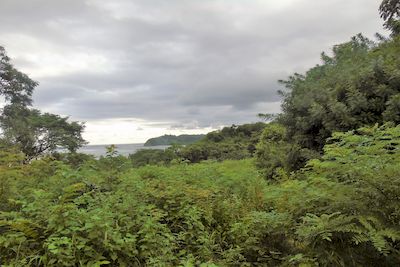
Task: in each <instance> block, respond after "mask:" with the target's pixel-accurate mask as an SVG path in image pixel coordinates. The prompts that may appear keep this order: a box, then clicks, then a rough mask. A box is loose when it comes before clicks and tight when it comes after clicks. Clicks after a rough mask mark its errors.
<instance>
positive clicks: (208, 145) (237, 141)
mask: <svg viewBox="0 0 400 267" xmlns="http://www.w3.org/2000/svg"><path fill="white" fill-rule="evenodd" d="M265 126H266V124H265V123H262V122H258V123H249V124H243V125H239V126H237V125H232V126H231V127H224V128H223V129H221V130H219V131H214V132H210V133H208V134H207V135H206V137H205V138H204V139H202V140H201V141H199V142H197V143H194V144H192V145H189V146H186V147H184V148H182V149H181V150H180V151H179V153H178V155H179V156H180V157H181V158H182V159H183V160H188V161H189V162H192V163H196V162H200V161H202V160H208V159H211V160H225V159H245V158H249V157H252V156H253V155H254V152H255V150H256V145H257V143H258V141H259V139H260V136H261V133H262V131H263V129H264V128H265Z"/></svg>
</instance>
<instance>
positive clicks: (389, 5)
mask: <svg viewBox="0 0 400 267" xmlns="http://www.w3.org/2000/svg"><path fill="white" fill-rule="evenodd" d="M379 13H380V14H381V18H383V19H384V20H385V24H384V26H385V28H387V29H389V30H391V31H392V33H393V35H396V34H399V33H400V0H383V1H382V3H381V5H380V7H379Z"/></svg>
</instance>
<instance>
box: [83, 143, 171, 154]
mask: <svg viewBox="0 0 400 267" xmlns="http://www.w3.org/2000/svg"><path fill="white" fill-rule="evenodd" d="M106 146H107V145H89V146H83V147H82V148H81V149H79V150H78V152H80V153H85V154H91V155H94V156H96V157H100V156H104V155H105V154H106ZM116 146H117V151H118V152H119V154H121V155H124V156H128V155H129V154H133V153H135V152H136V151H138V150H139V149H166V148H167V147H168V146H146V147H145V146H143V144H122V145H116Z"/></svg>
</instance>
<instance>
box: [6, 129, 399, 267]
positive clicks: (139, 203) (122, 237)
mask: <svg viewBox="0 0 400 267" xmlns="http://www.w3.org/2000/svg"><path fill="white" fill-rule="evenodd" d="M328 143H329V144H328V145H326V146H325V149H324V151H325V152H324V155H323V157H322V158H321V159H320V160H312V161H310V162H309V164H308V165H307V167H306V168H304V169H301V170H299V171H297V172H294V173H292V174H291V175H290V176H286V175H282V176H281V177H280V180H277V181H274V182H272V183H271V182H267V181H266V180H265V179H264V178H263V177H262V176H260V175H258V171H257V170H256V169H255V168H254V167H253V166H254V165H253V162H252V161H251V160H241V161H224V162H222V163H215V162H214V163H213V162H203V163H201V164H193V165H192V164H185V163H180V164H174V165H173V166H171V167H157V166H147V167H142V168H139V169H135V168H131V167H130V166H129V164H128V163H129V161H128V160H127V159H126V158H125V161H124V157H120V156H117V155H115V154H114V153H113V152H112V151H111V152H110V153H109V154H108V156H107V157H104V158H102V159H101V160H97V161H96V160H88V161H86V162H84V163H83V164H80V166H79V168H72V167H71V166H69V165H67V164H65V163H63V162H61V161H55V160H54V159H51V158H43V159H41V160H37V161H34V162H32V164H29V165H27V164H23V163H22V159H23V155H22V154H19V153H17V152H16V151H13V150H11V149H8V150H2V151H3V152H2V155H1V158H0V161H1V169H2V171H1V178H2V179H1V180H0V181H1V183H0V190H1V195H0V196H1V198H2V199H1V207H0V208H1V213H0V233H1V236H0V255H1V258H2V261H3V262H5V263H8V264H11V265H12V266H26V265H32V266H37V265H58V266H75V265H85V266H99V265H112V266H124V265H125V266H132V265H133V266H135V265H137V266H140V265H151V266H179V265H181V266H195V265H198V264H201V263H203V264H204V266H211V265H213V264H214V266H215V265H217V266H229V265H244V266H246V265H247V266H251V265H281V264H283V265H298V264H303V266H314V265H316V264H320V265H331V264H334V265H343V266H348V265H361V266H394V265H396V263H399V262H400V258H399V257H400V254H399V250H398V242H399V239H400V229H399V226H398V221H399V219H400V210H399V207H400V203H399V199H400V126H397V127H393V125H391V124H386V125H384V126H381V127H378V126H374V127H368V128H361V129H358V130H357V131H351V132H347V133H336V134H334V135H333V137H332V138H331V139H330V140H329V141H328Z"/></svg>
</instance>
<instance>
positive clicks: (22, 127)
mask: <svg viewBox="0 0 400 267" xmlns="http://www.w3.org/2000/svg"><path fill="white" fill-rule="evenodd" d="M37 85H38V83H37V82H35V81H33V80H32V79H30V78H29V77H28V76H27V75H26V74H24V73H22V72H20V71H18V70H17V69H15V68H14V67H13V65H12V64H11V63H10V59H9V57H8V56H7V55H6V53H5V50H4V48H3V47H0V95H3V96H4V97H5V100H6V101H7V105H6V106H5V107H4V108H3V110H2V114H1V116H0V126H1V128H2V130H3V133H2V134H3V138H4V140H5V141H6V142H8V143H10V144H12V145H17V146H18V147H19V148H20V149H21V151H22V152H23V153H25V155H26V160H28V161H29V160H31V159H33V158H37V157H39V156H41V155H43V154H45V153H47V152H51V151H54V150H56V149H57V148H65V149H68V150H69V151H70V152H75V151H76V150H77V149H78V148H79V147H80V146H82V145H83V144H85V141H84V139H83V138H82V135H81V134H82V131H83V129H84V125H83V124H82V123H79V122H68V117H61V116H58V115H55V114H50V113H44V114H42V113H41V112H40V111H39V110H37V109H33V108H30V106H31V105H32V94H33V91H34V89H35V87H36V86H37Z"/></svg>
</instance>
